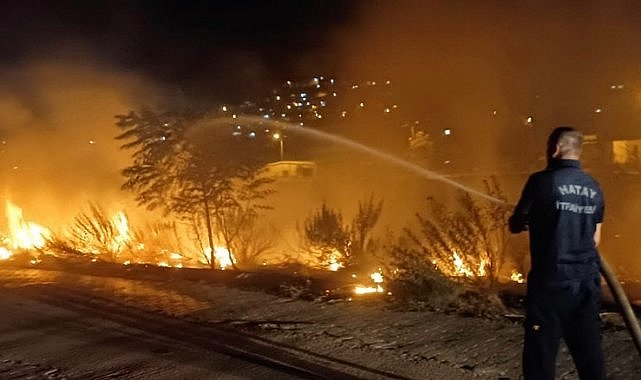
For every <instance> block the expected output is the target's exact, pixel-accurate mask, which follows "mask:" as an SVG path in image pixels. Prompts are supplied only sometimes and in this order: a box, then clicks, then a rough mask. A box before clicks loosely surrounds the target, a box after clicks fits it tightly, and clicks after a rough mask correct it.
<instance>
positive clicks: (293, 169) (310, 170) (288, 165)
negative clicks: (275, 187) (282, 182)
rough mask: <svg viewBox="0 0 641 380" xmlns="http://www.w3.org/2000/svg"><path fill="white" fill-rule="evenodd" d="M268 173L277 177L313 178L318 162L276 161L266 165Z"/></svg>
mask: <svg viewBox="0 0 641 380" xmlns="http://www.w3.org/2000/svg"><path fill="white" fill-rule="evenodd" d="M265 170H266V173H267V175H269V176H272V177H276V178H312V177H314V176H315V175H316V163H315V162H312V161H276V162H272V163H269V164H267V165H265Z"/></svg>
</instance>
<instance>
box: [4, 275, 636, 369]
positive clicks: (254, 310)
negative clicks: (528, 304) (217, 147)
mask: <svg viewBox="0 0 641 380" xmlns="http://www.w3.org/2000/svg"><path fill="white" fill-rule="evenodd" d="M3 264H4V263H3ZM204 272H207V273H202V272H196V271H191V272H190V271H184V270H183V271H181V270H179V269H170V268H161V269H158V268H139V269H135V270H132V268H123V267H122V266H101V265H60V264H56V265H49V266H47V265H43V266H41V267H40V269H25V268H21V267H13V268H10V267H7V265H2V266H0V279H1V280H0V284H1V285H2V286H3V287H13V286H25V285H28V284H46V283H55V284H57V285H58V286H67V287H73V288H83V289H87V290H90V291H91V292H94V293H95V294H96V295H99V296H100V297H105V298H110V299H113V300H114V301H116V302H119V303H123V304H125V305H127V304H129V305H132V306H135V307H138V308H142V309H145V310H148V311H149V312H154V313H162V314H165V315H169V316H173V317H176V318H181V319H185V320H190V321H196V322H198V323H201V324H215V325H219V326H226V327H229V328H233V329H238V330H241V331H244V332H247V333H251V334H256V335H259V336H262V337H264V338H266V339H269V340H272V341H276V342H279V343H281V344H285V345H291V346H294V347H297V348H300V349H303V350H308V351H311V352H314V353H317V354H320V355H327V356H331V357H333V358H337V359H340V360H345V361H348V362H352V363H357V364H359V365H362V366H365V367H368V368H375V369H377V370H381V371H386V372H389V373H393V374H396V375H397V376H399V377H401V378H415V379H437V378H439V379H472V378H477V379H519V378H520V355H521V344H522V328H521V325H520V323H521V318H520V317H519V315H518V313H517V315H510V316H506V317H504V318H498V319H487V318H477V317H464V316H460V315H455V314H445V313H440V312H433V311H427V310H424V311H405V310H398V309H396V310H393V309H391V308H390V307H389V303H388V302H386V301H385V300H384V297H385V295H373V296H372V295H370V296H364V297H356V296H355V297H352V298H351V300H350V299H331V300H322V301H321V300H320V299H318V300H315V301H314V300H311V301H310V300H302V299H299V298H297V297H285V296H282V295H278V294H274V293H277V292H274V289H275V286H276V285H277V284H276V283H275V281H276V280H278V281H283V279H284V278H285V277H283V278H280V277H279V276H274V275H272V276H270V278H266V277H265V275H261V274H252V273H234V272H227V273H223V274H219V275H217V276H215V275H213V274H211V273H210V272H209V271H204ZM266 284H269V286H267V285H266ZM249 288H251V290H249ZM264 290H267V291H268V292H266V291H264ZM603 338H604V350H605V354H606V364H607V370H608V378H609V379H638V378H641V360H639V356H638V354H637V352H636V350H635V348H634V346H633V344H632V341H631V339H630V336H629V334H628V332H627V330H625V328H624V326H623V323H622V321H621V319H620V317H619V316H618V315H615V314H605V315H604V323H603ZM0 359H1V357H0ZM14 364H15V363H14ZM10 365H11V362H9V361H4V362H2V363H0V371H1V370H2V368H1V367H2V366H5V367H6V366H10ZM557 378H559V379H576V378H577V376H576V372H575V371H574V368H573V364H572V361H571V358H570V357H569V355H568V352H567V349H566V348H565V347H564V346H563V347H562V350H561V352H560V355H559V359H558V371H557Z"/></svg>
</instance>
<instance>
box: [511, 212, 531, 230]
mask: <svg viewBox="0 0 641 380" xmlns="http://www.w3.org/2000/svg"><path fill="white" fill-rule="evenodd" d="M508 226H509V227H510V232H511V233H513V234H518V233H519V232H523V231H527V230H528V220H527V218H526V217H525V216H523V215H512V216H511V217H510V219H509V220H508Z"/></svg>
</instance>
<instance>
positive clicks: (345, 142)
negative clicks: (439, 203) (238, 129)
mask: <svg viewBox="0 0 641 380" xmlns="http://www.w3.org/2000/svg"><path fill="white" fill-rule="evenodd" d="M229 120H230V121H231V120H232V119H229ZM233 122H234V123H238V122H241V123H243V122H244V123H248V124H256V123H262V124H269V125H272V126H274V127H278V128H282V129H284V130H289V131H292V132H295V133H301V134H304V135H309V136H312V137H315V138H317V139H320V140H325V141H331V142H334V143H336V144H339V145H342V146H344V147H346V148H350V149H352V150H356V151H359V152H361V153H365V154H368V155H370V156H372V157H375V158H378V159H379V160H382V161H386V162H389V163H391V164H394V165H396V166H398V167H400V168H402V169H405V170H407V171H410V172H413V173H415V174H418V175H419V176H421V177H423V178H427V179H432V180H436V181H440V182H443V183H445V184H448V185H450V186H453V187H455V188H458V189H461V190H463V191H465V192H467V193H470V194H473V195H476V196H478V197H481V198H483V199H486V200H489V201H491V202H494V203H497V204H500V205H505V206H510V205H509V204H508V203H507V202H505V201H504V200H502V199H498V198H495V197H493V196H491V195H488V194H485V193H483V192H481V191H478V190H476V189H474V188H471V187H469V186H465V185H463V184H461V183H458V182H456V181H454V180H452V179H450V178H447V177H446V176H444V175H442V174H439V173H436V172H434V171H432V170H428V169H426V168H424V167H422V166H419V165H416V164H414V163H412V162H410V161H407V160H404V159H402V158H399V157H396V156H394V155H392V154H389V153H385V152H381V151H379V150H377V149H374V148H372V147H370V146H367V145H365V144H361V143H359V142H357V141H354V140H350V139H348V138H345V137H342V136H337V135H333V134H331V133H326V132H322V131H319V130H316V129H312V128H304V127H300V126H299V125H297V124H292V123H288V122H283V121H272V120H265V119H263V118H260V117H253V116H237V118H236V119H233Z"/></svg>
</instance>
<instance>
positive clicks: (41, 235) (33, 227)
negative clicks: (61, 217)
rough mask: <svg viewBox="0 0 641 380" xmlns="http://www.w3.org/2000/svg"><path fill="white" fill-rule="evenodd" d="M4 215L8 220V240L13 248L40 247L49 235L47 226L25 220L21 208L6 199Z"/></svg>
mask: <svg viewBox="0 0 641 380" xmlns="http://www.w3.org/2000/svg"><path fill="white" fill-rule="evenodd" d="M6 216H7V221H8V222H9V235H10V237H9V240H10V242H11V247H12V248H13V249H34V248H42V247H44V246H45V244H46V242H47V239H49V238H50V237H51V232H50V231H49V230H48V229H47V228H45V227H42V226H40V225H38V224H36V223H32V222H27V221H25V220H24V217H23V216H22V209H21V208H20V207H18V206H16V205H14V204H13V203H12V202H10V201H6Z"/></svg>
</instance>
